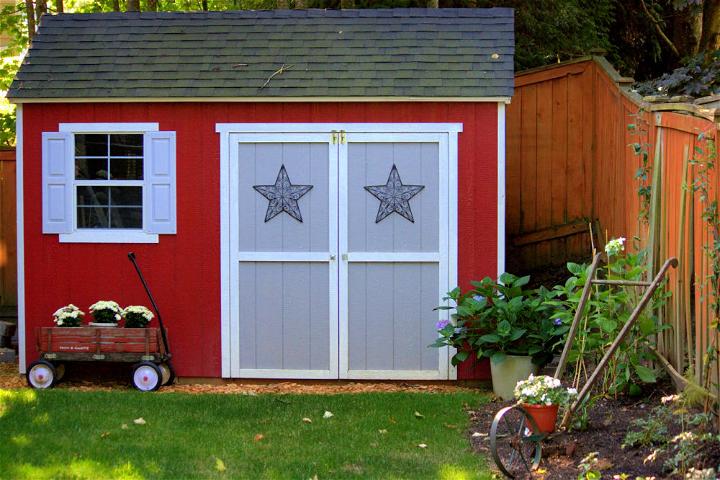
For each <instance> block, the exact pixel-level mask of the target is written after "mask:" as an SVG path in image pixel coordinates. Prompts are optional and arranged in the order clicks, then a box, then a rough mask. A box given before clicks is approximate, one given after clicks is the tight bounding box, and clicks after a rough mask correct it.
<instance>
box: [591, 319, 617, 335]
mask: <svg viewBox="0 0 720 480" xmlns="http://www.w3.org/2000/svg"><path fill="white" fill-rule="evenodd" d="M595 321H596V322H597V324H598V326H599V327H600V328H601V329H602V331H604V332H606V333H612V332H614V331H615V329H616V328H617V322H616V321H614V320H610V319H609V318H603V317H601V318H598V319H597V320H595Z"/></svg>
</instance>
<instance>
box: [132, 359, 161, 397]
mask: <svg viewBox="0 0 720 480" xmlns="http://www.w3.org/2000/svg"><path fill="white" fill-rule="evenodd" d="M161 381H162V373H161V372H160V368H159V367H158V366H157V365H155V364H154V363H152V362H140V363H138V364H137V365H135V366H134V367H133V385H135V388H137V389H138V390H140V391H142V392H152V391H155V390H157V389H158V388H160V383H161Z"/></svg>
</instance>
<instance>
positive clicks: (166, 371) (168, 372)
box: [158, 363, 175, 385]
mask: <svg viewBox="0 0 720 480" xmlns="http://www.w3.org/2000/svg"><path fill="white" fill-rule="evenodd" d="M158 367H160V373H161V374H162V385H168V384H171V383H173V382H174V381H175V370H173V368H172V367H171V366H170V364H169V363H160V364H158Z"/></svg>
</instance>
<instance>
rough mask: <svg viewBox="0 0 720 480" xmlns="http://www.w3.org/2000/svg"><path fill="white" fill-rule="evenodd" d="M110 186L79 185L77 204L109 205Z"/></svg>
mask: <svg viewBox="0 0 720 480" xmlns="http://www.w3.org/2000/svg"><path fill="white" fill-rule="evenodd" d="M109 200H110V199H109V198H108V187H77V204H78V205H85V206H95V205H102V206H107V205H109V203H110V201H109Z"/></svg>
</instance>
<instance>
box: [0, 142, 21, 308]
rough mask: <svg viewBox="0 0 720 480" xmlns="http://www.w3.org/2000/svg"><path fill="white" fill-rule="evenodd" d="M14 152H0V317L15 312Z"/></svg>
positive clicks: (0, 150)
mask: <svg viewBox="0 0 720 480" xmlns="http://www.w3.org/2000/svg"><path fill="white" fill-rule="evenodd" d="M15 202H16V186H15V150H14V149H5V150H2V149H0V316H4V315H10V316H11V315H13V313H14V312H15V311H16V308H17V242H16V238H17V236H16V232H17V228H16V225H17V223H16V203H15Z"/></svg>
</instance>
